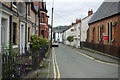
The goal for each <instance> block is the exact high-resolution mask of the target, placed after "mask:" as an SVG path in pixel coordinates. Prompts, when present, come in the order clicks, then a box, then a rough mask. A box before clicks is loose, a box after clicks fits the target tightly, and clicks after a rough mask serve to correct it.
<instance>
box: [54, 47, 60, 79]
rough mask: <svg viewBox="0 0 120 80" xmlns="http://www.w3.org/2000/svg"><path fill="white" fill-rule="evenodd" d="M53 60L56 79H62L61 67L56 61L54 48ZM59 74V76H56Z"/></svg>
mask: <svg viewBox="0 0 120 80" xmlns="http://www.w3.org/2000/svg"><path fill="white" fill-rule="evenodd" d="M52 59H53V71H54V79H56V78H57V79H58V80H59V79H60V71H59V67H58V64H57V61H56V55H55V50H54V48H52ZM56 73H57V75H56Z"/></svg>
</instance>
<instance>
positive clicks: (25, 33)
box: [25, 2, 27, 52]
mask: <svg viewBox="0 0 120 80" xmlns="http://www.w3.org/2000/svg"><path fill="white" fill-rule="evenodd" d="M25 19H26V21H27V2H26V15H25ZM25 36H26V37H25V52H26V50H27V23H25Z"/></svg>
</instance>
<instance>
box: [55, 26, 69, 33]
mask: <svg viewBox="0 0 120 80" xmlns="http://www.w3.org/2000/svg"><path fill="white" fill-rule="evenodd" d="M66 29H68V26H57V27H55V28H54V30H55V32H60V33H61V32H63V31H64V30H66Z"/></svg>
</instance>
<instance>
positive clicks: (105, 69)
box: [53, 44, 118, 78]
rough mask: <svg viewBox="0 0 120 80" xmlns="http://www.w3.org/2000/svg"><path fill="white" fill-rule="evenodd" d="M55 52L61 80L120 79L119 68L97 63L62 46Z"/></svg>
mask: <svg viewBox="0 0 120 80" xmlns="http://www.w3.org/2000/svg"><path fill="white" fill-rule="evenodd" d="M53 50H54V52H55V55H56V58H55V59H56V62H57V66H58V67H59V73H60V78H118V67H117V66H114V65H109V64H106V63H101V62H97V61H95V60H93V59H90V58H88V57H85V56H83V55H82V54H80V53H79V52H77V51H75V50H74V49H72V48H71V47H68V46H64V45H62V44H60V47H55V48H54V49H53ZM53 66H54V65H53ZM57 66H56V64H55V68H56V67H57ZM55 71H56V75H58V74H57V68H56V70H55Z"/></svg>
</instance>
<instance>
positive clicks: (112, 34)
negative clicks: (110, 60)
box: [86, 2, 120, 56]
mask: <svg viewBox="0 0 120 80" xmlns="http://www.w3.org/2000/svg"><path fill="white" fill-rule="evenodd" d="M119 8H120V2H103V3H102V5H101V6H100V8H99V9H98V10H97V12H96V13H95V14H94V15H93V17H92V18H91V20H90V21H89V30H88V37H87V42H88V43H87V45H86V46H87V47H89V48H92V49H95V50H98V51H102V52H105V53H108V54H111V55H114V56H118V54H119V53H120V50H119V49H120V10H119ZM105 35H106V36H107V37H106V38H105Z"/></svg>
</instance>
